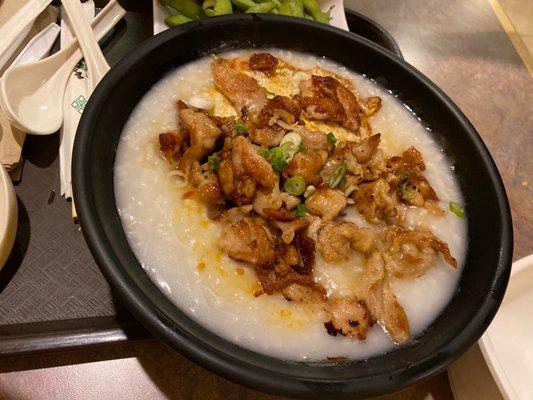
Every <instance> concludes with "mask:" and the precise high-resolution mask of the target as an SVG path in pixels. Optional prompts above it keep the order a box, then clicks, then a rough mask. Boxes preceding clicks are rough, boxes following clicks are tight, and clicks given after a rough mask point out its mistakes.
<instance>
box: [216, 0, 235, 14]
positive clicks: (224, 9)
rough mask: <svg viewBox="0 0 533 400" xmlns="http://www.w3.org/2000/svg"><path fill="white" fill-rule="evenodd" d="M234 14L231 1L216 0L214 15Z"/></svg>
mask: <svg viewBox="0 0 533 400" xmlns="http://www.w3.org/2000/svg"><path fill="white" fill-rule="evenodd" d="M232 13H233V7H232V6H231V1H230V0H215V7H214V15H227V14H232Z"/></svg>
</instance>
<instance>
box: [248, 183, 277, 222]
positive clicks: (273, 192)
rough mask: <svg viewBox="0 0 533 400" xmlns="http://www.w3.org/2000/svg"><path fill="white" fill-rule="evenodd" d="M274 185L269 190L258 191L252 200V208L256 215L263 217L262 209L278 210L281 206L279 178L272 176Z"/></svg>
mask: <svg viewBox="0 0 533 400" xmlns="http://www.w3.org/2000/svg"><path fill="white" fill-rule="evenodd" d="M274 180H275V183H274V185H273V186H272V187H271V188H268V189H259V190H258V191H257V192H256V194H255V198H254V202H253V206H254V210H255V212H256V213H258V214H260V215H263V216H265V213H264V212H263V210H264V209H269V210H279V209H280V208H281V206H282V205H283V201H282V200H281V192H280V190H279V178H278V177H277V175H275V176H274Z"/></svg>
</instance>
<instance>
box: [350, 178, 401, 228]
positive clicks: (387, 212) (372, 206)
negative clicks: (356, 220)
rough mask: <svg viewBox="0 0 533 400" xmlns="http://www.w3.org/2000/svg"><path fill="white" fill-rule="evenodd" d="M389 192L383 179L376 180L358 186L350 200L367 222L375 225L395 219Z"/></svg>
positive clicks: (393, 206) (387, 185) (394, 210)
mask: <svg viewBox="0 0 533 400" xmlns="http://www.w3.org/2000/svg"><path fill="white" fill-rule="evenodd" d="M389 191H390V186H389V184H388V183H387V182H386V181H385V180H384V179H378V180H376V181H374V182H368V183H362V184H360V185H359V187H358V188H357V190H356V191H355V192H354V193H353V194H352V198H353V200H354V201H355V207H356V208H357V210H358V211H359V212H360V213H361V214H363V216H364V217H365V219H366V220H367V221H368V222H370V223H372V224H375V223H379V222H380V221H381V220H383V221H387V220H390V219H393V218H395V217H396V214H397V211H396V207H395V204H394V200H393V198H392V196H391V195H390V193H389Z"/></svg>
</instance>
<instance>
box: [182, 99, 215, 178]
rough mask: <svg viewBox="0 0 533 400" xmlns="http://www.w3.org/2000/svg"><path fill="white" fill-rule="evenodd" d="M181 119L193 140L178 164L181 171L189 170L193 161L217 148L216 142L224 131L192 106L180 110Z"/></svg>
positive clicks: (183, 126)
mask: <svg viewBox="0 0 533 400" xmlns="http://www.w3.org/2000/svg"><path fill="white" fill-rule="evenodd" d="M179 119H180V123H181V126H182V128H183V129H185V130H186V131H187V132H188V133H189V136H190V141H191V146H190V147H189V148H188V149H187V150H185V153H183V155H182V156H181V159H180V162H179V164H178V169H179V170H180V171H183V172H187V170H188V169H189V167H190V165H191V163H192V162H193V161H201V159H202V158H204V157H206V156H207V155H208V154H209V153H210V152H211V151H212V150H213V149H214V148H215V142H216V140H217V139H218V137H219V136H220V134H221V133H222V131H221V130H220V129H219V128H218V127H217V126H216V124H215V123H214V122H213V120H212V119H211V118H209V117H208V116H207V115H206V114H204V113H203V112H201V111H194V110H192V109H190V108H186V109H183V110H180V112H179Z"/></svg>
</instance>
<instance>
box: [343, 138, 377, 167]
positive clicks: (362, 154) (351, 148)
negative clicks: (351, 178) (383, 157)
mask: <svg viewBox="0 0 533 400" xmlns="http://www.w3.org/2000/svg"><path fill="white" fill-rule="evenodd" d="M380 140H381V135H380V134H379V133H378V134H376V135H372V136H370V137H368V138H366V139H364V140H362V141H361V142H359V143H357V142H347V143H346V150H347V151H348V152H349V153H350V154H352V155H353V156H354V157H355V158H356V159H357V162H359V163H360V164H364V163H367V162H368V161H370V159H371V158H372V157H373V156H374V154H376V151H377V150H378V146H379V142H380Z"/></svg>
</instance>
